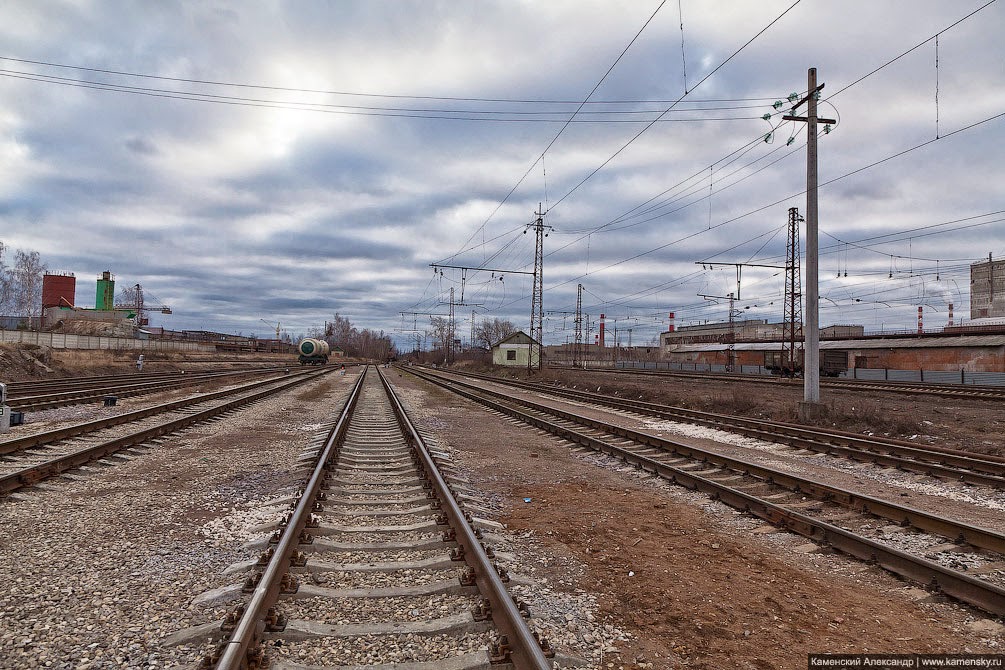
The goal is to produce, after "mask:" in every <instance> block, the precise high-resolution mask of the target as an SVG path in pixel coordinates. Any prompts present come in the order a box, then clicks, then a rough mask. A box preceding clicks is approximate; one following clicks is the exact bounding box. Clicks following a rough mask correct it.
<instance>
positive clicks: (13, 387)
mask: <svg viewBox="0 0 1005 670" xmlns="http://www.w3.org/2000/svg"><path fill="white" fill-rule="evenodd" d="M282 367H283V366H279V365H273V366H268V367H259V368H244V369H239V370H200V371H189V372H184V371H181V370H170V371H165V372H130V373H121V374H114V375H86V376H82V377H59V378H56V379H29V380H21V381H11V382H7V395H8V397H11V396H13V395H17V394H22V393H37V392H38V390H39V389H50V388H51V389H57V390H58V389H63V388H69V389H71V390H72V389H74V388H83V387H85V386H88V385H91V386H99V385H101V384H106V383H111V384H114V383H115V382H141V381H158V380H164V381H169V380H172V379H175V378H178V377H184V376H188V375H226V374H243V373H251V372H257V371H261V372H274V371H275V370H277V369H280V368H282Z"/></svg>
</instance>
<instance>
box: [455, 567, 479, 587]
mask: <svg viewBox="0 0 1005 670" xmlns="http://www.w3.org/2000/svg"><path fill="white" fill-rule="evenodd" d="M457 578H458V580H459V581H460V582H461V586H474V585H475V569H474V568H472V567H466V568H464V570H462V571H461V574H459V575H458V576H457Z"/></svg>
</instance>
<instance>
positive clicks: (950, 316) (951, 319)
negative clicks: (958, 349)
mask: <svg viewBox="0 0 1005 670" xmlns="http://www.w3.org/2000/svg"><path fill="white" fill-rule="evenodd" d="M949 325H950V327H952V326H953V303H949Z"/></svg>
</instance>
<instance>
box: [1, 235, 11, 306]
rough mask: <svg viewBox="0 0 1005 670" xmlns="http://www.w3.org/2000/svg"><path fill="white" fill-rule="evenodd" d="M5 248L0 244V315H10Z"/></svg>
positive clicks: (9, 292) (9, 291)
mask: <svg viewBox="0 0 1005 670" xmlns="http://www.w3.org/2000/svg"><path fill="white" fill-rule="evenodd" d="M5 249H6V246H5V245H4V243H3V242H0V314H10V310H11V290H12V289H11V276H10V272H9V271H8V269H7V265H6V264H5V263H4V260H3V252H4V250H5Z"/></svg>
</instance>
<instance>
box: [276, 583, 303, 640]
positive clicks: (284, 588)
mask: <svg viewBox="0 0 1005 670" xmlns="http://www.w3.org/2000/svg"><path fill="white" fill-rule="evenodd" d="M299 590H300V582H299V581H298V580H297V578H296V577H294V576H293V575H291V574H290V573H288V572H287V573H286V574H285V575H283V578H282V579H280V580H279V592H280V593H296V592H297V591H299ZM283 626H284V627H285V626H286V624H285V623H284V624H283Z"/></svg>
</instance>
